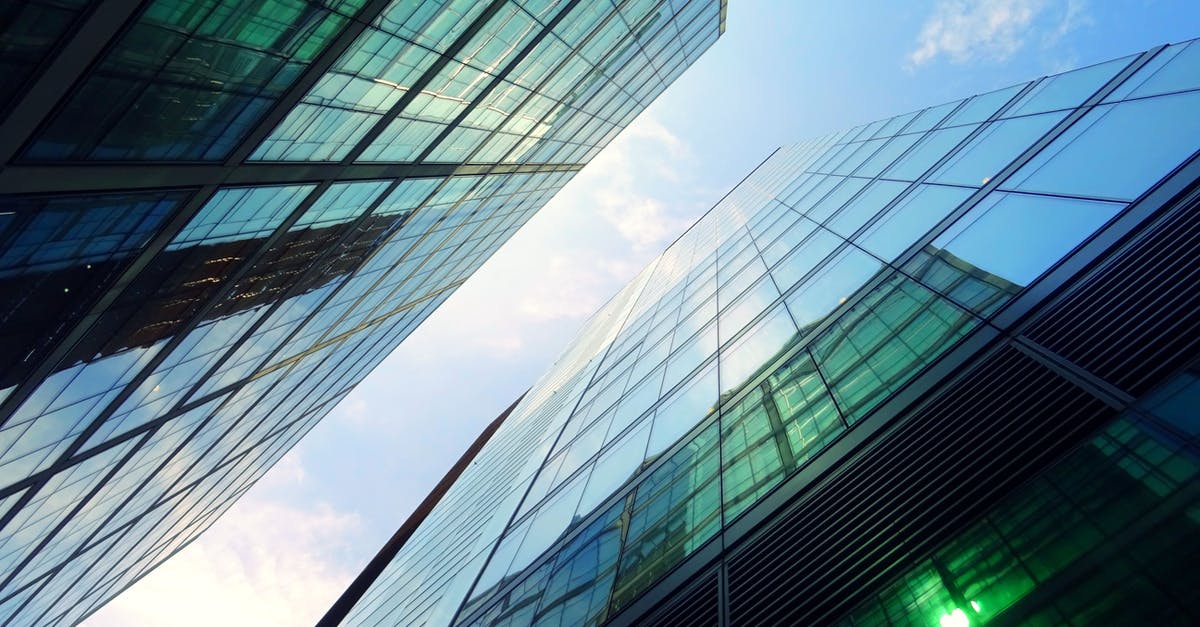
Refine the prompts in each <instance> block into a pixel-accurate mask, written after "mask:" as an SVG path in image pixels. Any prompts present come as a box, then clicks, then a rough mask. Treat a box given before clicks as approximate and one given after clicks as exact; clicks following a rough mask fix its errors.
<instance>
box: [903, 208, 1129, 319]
mask: <svg viewBox="0 0 1200 627" xmlns="http://www.w3.org/2000/svg"><path fill="white" fill-rule="evenodd" d="M1122 207H1123V205H1121V204H1118V203H1108V202H1099V201H1089V200H1078V199H1074V198H1054V197H1047V196H1027V195H1024V194H1006V193H1002V192H994V193H992V194H991V195H989V196H988V197H987V198H985V199H984V200H983V201H982V202H980V203H979V204H978V205H976V206H975V208H973V209H971V211H969V212H967V213H966V214H965V215H964V216H963V217H961V218H959V219H958V220H957V221H956V222H955V223H954V224H952V225H951V226H950V228H948V229H946V231H945V232H943V233H942V234H941V235H939V236H938V237H937V239H935V240H934V241H933V243H932V244H931V245H930V247H929V248H927V249H926V253H927V254H928V255H932V256H935V257H939V258H941V259H942V262H941V263H939V264H938V265H939V267H941V266H944V268H943V269H944V270H946V272H948V273H949V274H947V275H946V277H945V278H940V279H935V278H934V276H933V275H929V277H928V278H929V279H930V283H929V285H931V286H932V287H935V288H936V289H938V290H939V291H942V292H943V293H945V294H950V293H952V292H953V289H954V288H953V287H952V286H953V285H955V284H956V282H957V281H958V280H959V279H961V278H965V277H967V276H970V277H973V278H976V279H980V280H982V281H984V282H985V283H987V284H988V285H990V286H992V287H993V288H995V289H996V290H998V291H999V292H1002V293H1004V294H1005V295H1006V296H1011V295H1012V291H1011V290H1012V285H1013V284H1015V285H1018V286H1025V285H1028V284H1029V283H1030V282H1032V281H1033V280H1034V279H1036V278H1037V277H1039V276H1041V274H1042V273H1043V272H1045V271H1046V270H1047V269H1048V268H1050V267H1051V266H1053V265H1054V264H1055V263H1057V262H1058V260H1059V259H1061V258H1062V257H1063V256H1064V255H1066V254H1067V253H1069V252H1070V251H1071V250H1072V249H1074V248H1075V247H1076V246H1077V245H1079V244H1080V243H1081V242H1082V241H1083V240H1085V239H1087V238H1088V237H1089V236H1090V235H1091V234H1092V233H1094V232H1095V231H1096V230H1097V229H1099V228H1100V227H1101V226H1103V225H1104V224H1105V223H1107V222H1108V221H1109V220H1110V219H1111V218H1112V217H1113V216H1114V215H1116V214H1117V212H1118V211H1120V210H1121V209H1122ZM926 263H927V260H926V259H924V258H923V257H918V258H917V259H915V260H914V261H913V262H912V265H911V266H909V267H910V269H912V268H915V267H918V266H923V265H925V264H926ZM947 264H948V265H947ZM950 267H953V270H951V269H950ZM971 300H974V299H971ZM989 303H991V304H989V306H988V307H989V310H990V308H991V307H992V306H993V305H996V304H999V303H998V302H997V301H992V300H991V299H989ZM963 304H966V305H969V303H966V302H964V303H963ZM980 313H985V312H984V311H980Z"/></svg>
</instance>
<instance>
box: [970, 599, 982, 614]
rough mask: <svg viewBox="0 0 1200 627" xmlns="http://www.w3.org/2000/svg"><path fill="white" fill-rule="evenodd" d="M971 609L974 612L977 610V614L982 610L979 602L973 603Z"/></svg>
mask: <svg viewBox="0 0 1200 627" xmlns="http://www.w3.org/2000/svg"><path fill="white" fill-rule="evenodd" d="M971 609H973V610H975V611H976V612H978V611H979V610H980V609H981V608H980V607H979V601H971Z"/></svg>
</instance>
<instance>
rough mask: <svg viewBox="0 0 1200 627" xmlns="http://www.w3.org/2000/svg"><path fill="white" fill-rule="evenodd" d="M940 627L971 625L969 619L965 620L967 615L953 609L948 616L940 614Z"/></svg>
mask: <svg viewBox="0 0 1200 627" xmlns="http://www.w3.org/2000/svg"><path fill="white" fill-rule="evenodd" d="M941 624H942V627H968V625H970V624H971V619H969V618H967V613H966V612H964V611H962V610H960V609H958V608H957V607H956V608H954V611H953V612H950V613H949V614H942V619H941Z"/></svg>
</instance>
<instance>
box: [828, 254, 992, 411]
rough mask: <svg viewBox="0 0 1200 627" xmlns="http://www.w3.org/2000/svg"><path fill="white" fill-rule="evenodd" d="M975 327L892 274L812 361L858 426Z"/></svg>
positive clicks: (935, 298) (956, 311) (843, 319)
mask: <svg viewBox="0 0 1200 627" xmlns="http://www.w3.org/2000/svg"><path fill="white" fill-rule="evenodd" d="M976 324H977V319H976V318H974V317H973V316H971V315H970V314H968V313H967V312H966V311H964V310H962V309H959V308H958V307H956V306H955V305H953V304H951V303H950V301H948V300H946V299H944V298H942V297H940V296H938V295H936V294H935V293H933V292H931V291H929V290H928V289H926V288H924V287H921V286H920V285H917V284H916V283H915V282H913V281H911V280H909V279H906V278H904V277H903V276H902V275H900V274H898V273H893V274H892V275H890V276H889V277H888V278H887V280H885V281H884V282H883V283H881V284H880V285H879V286H878V287H876V288H874V289H873V290H871V292H870V293H869V294H867V296H866V297H864V298H863V299H862V300H861V301H860V302H859V303H858V304H856V305H855V306H854V307H853V308H852V309H851V310H850V311H848V312H846V314H845V315H843V316H841V317H839V318H838V319H837V321H836V322H835V323H834V325H833V326H832V327H830V328H829V329H827V330H826V331H825V332H824V333H822V334H821V336H820V337H818V338H817V339H816V341H815V342H814V343H813V349H812V351H813V357H814V358H815V359H816V360H817V363H818V364H820V365H821V371H822V372H823V373H824V375H825V380H826V381H827V382H828V384H829V387H830V388H831V389H832V390H833V395H834V398H835V399H836V400H837V403H838V407H840V408H841V409H842V411H843V412H844V413H845V415H846V419H847V420H848V421H849V422H855V421H857V420H859V419H861V418H863V417H864V416H866V415H867V414H868V413H869V412H870V411H871V410H872V409H874V408H875V407H876V406H877V405H878V404H879V403H880V402H882V401H883V399H885V398H886V397H887V396H888V395H889V394H891V393H892V392H895V391H896V390H898V389H899V388H900V386H902V385H903V384H905V383H907V382H908V381H909V380H910V379H912V378H913V377H914V376H916V374H917V373H919V372H920V371H921V370H922V369H923V367H924V366H925V365H927V364H929V363H930V362H932V361H933V360H935V359H937V358H938V357H939V356H941V354H942V353H944V352H945V351H946V350H948V349H949V348H950V347H951V346H952V345H953V344H954V343H955V342H956V341H957V340H958V339H959V338H961V337H962V336H963V335H965V334H966V333H967V332H968V331H970V330H971V329H972V328H974V327H975V325H976Z"/></svg>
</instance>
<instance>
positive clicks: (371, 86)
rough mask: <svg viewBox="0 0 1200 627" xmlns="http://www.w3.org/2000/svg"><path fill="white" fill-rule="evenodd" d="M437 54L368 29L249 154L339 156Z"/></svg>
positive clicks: (290, 158) (278, 157)
mask: <svg viewBox="0 0 1200 627" xmlns="http://www.w3.org/2000/svg"><path fill="white" fill-rule="evenodd" d="M437 58H438V56H437V55H436V54H435V53H433V52H432V51H430V50H428V49H426V48H423V47H421V46H418V45H416V44H413V43H410V42H408V41H405V40H404V39H401V38H399V37H396V36H393V35H390V34H388V33H385V32H383V31H380V30H375V29H373V28H368V29H366V30H364V31H363V32H362V33H361V34H360V35H359V36H358V38H357V39H356V40H355V41H354V43H353V44H351V46H350V48H349V49H347V50H346V52H345V53H343V54H342V56H341V58H339V59H338V61H337V63H336V64H335V65H334V66H333V67H332V68H331V69H330V70H329V71H328V72H326V73H325V74H324V75H323V76H322V77H321V78H320V79H319V80H318V81H317V83H316V84H315V85H313V87H312V88H311V89H310V90H309V91H308V93H307V94H305V95H304V98H303V99H301V101H300V103H298V104H297V105H296V106H295V107H293V108H292V110H291V111H290V112H288V115H287V117H286V118H284V120H283V121H282V122H280V123H279V126H277V127H276V128H275V129H274V130H273V131H272V132H271V134H270V135H269V136H268V137H267V138H266V139H264V140H263V143H262V144H260V145H259V147H258V149H257V150H255V151H254V154H253V155H251V159H253V160H260V161H337V160H340V159H342V158H344V157H345V156H346V155H347V154H349V152H350V150H351V149H352V148H354V146H356V145H357V144H358V141H359V140H360V139H362V137H363V136H364V135H366V133H367V131H369V130H370V129H371V128H372V127H373V126H374V125H375V123H376V122H378V121H379V119H380V118H381V117H382V116H383V114H384V113H387V112H388V110H390V109H391V108H392V107H393V106H394V105H395V104H396V103H398V102H399V101H400V99H401V98H403V97H404V96H405V95H406V94H408V93H409V92H411V91H412V89H413V86H414V85H415V84H416V83H417V81H418V80H420V78H421V77H422V76H423V75H424V74H425V72H426V70H428V69H429V68H430V67H431V66H432V65H433V63H434V62H435V61H436V60H437Z"/></svg>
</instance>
